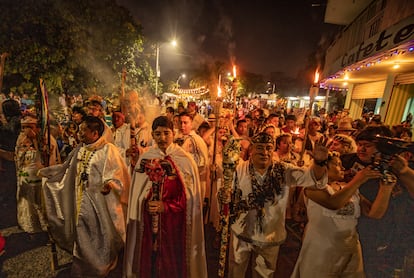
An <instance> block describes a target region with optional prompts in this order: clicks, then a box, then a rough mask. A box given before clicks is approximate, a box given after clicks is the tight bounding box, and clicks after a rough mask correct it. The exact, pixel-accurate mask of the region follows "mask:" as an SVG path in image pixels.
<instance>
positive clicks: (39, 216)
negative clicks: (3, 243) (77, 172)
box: [15, 116, 60, 234]
mask: <svg viewBox="0 0 414 278" xmlns="http://www.w3.org/2000/svg"><path fill="white" fill-rule="evenodd" d="M40 133H41V130H40V127H39V126H38V122H37V119H36V118H35V117H33V116H26V117H24V118H23V119H22V120H21V132H20V134H19V137H18V138H17V142H16V152H15V161H16V172H17V222H18V223H19V226H20V228H21V229H22V230H23V231H25V232H27V233H29V234H33V233H38V232H42V231H46V228H47V221H46V216H45V214H44V210H43V207H42V202H41V200H42V179H41V178H39V177H38V176H37V172H38V171H39V169H41V168H43V167H45V166H48V165H55V164H58V163H60V156H59V152H58V147H57V143H56V140H55V138H54V137H53V136H50V153H47V152H45V151H42V149H43V147H44V146H45V144H44V143H43V142H39V137H40ZM42 139H43V138H42ZM44 139H45V140H47V138H44Z"/></svg>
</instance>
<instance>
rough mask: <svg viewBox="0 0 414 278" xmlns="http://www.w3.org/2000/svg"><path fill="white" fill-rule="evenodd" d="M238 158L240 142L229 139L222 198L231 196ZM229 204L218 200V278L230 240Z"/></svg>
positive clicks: (224, 165)
mask: <svg viewBox="0 0 414 278" xmlns="http://www.w3.org/2000/svg"><path fill="white" fill-rule="evenodd" d="M239 157H240V140H239V139H236V138H234V137H233V136H231V137H230V139H229V141H228V142H227V144H226V145H225V146H224V148H223V187H222V190H223V191H224V192H223V195H222V197H223V196H231V193H232V184H233V176H234V172H235V170H236V167H237V164H238V161H239ZM230 202H231V200H229V198H220V203H221V206H220V225H221V245H220V254H219V269H218V277H220V278H223V277H224V275H225V272H226V265H227V257H228V249H229V238H230V232H229V228H230Z"/></svg>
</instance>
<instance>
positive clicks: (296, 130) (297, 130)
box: [293, 127, 300, 135]
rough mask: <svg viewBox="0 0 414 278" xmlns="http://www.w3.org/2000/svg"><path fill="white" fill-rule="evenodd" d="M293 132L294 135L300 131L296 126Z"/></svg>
mask: <svg viewBox="0 0 414 278" xmlns="http://www.w3.org/2000/svg"><path fill="white" fill-rule="evenodd" d="M293 134H295V135H298V134H300V132H299V128H298V127H297V128H296V129H295V131H293Z"/></svg>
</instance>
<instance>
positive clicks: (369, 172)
mask: <svg viewBox="0 0 414 278" xmlns="http://www.w3.org/2000/svg"><path fill="white" fill-rule="evenodd" d="M379 177H381V173H380V172H379V171H377V170H373V169H372V168H371V167H367V168H364V169H362V170H361V171H359V172H358V173H357V174H356V175H355V177H354V178H353V179H352V180H351V181H350V182H349V183H347V184H346V185H345V186H344V187H343V188H342V189H341V190H339V191H337V192H335V193H334V194H332V195H331V194H329V193H328V191H327V190H326V189H319V188H315V187H306V188H305V195H306V196H307V197H308V198H309V199H311V200H312V201H314V202H316V203H318V204H319V205H321V206H323V207H325V208H327V209H332V210H336V209H340V208H342V207H343V206H344V205H345V204H346V203H347V202H348V201H349V199H350V198H351V197H352V195H353V194H355V192H356V190H357V189H358V188H359V187H360V186H361V185H362V184H363V183H365V182H366V181H367V180H369V179H374V178H379Z"/></svg>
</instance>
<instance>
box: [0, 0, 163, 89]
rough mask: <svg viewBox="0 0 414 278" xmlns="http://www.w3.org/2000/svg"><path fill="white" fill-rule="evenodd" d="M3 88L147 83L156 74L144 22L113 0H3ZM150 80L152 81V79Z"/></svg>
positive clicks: (0, 45)
mask: <svg viewBox="0 0 414 278" xmlns="http://www.w3.org/2000/svg"><path fill="white" fill-rule="evenodd" d="M0 10H1V11H2V20H1V22H0V53H3V52H7V53H9V54H10V55H9V57H8V59H7V61H6V66H5V76H4V86H3V87H4V90H5V91H7V90H13V91H14V90H15V91H17V92H20V93H22V92H30V91H31V92H34V91H36V88H37V87H38V84H39V78H43V79H44V80H45V82H46V85H47V87H48V89H49V92H52V93H60V92H68V93H85V92H96V93H99V94H104V95H105V94H106V95H108V94H110V93H112V92H114V91H119V87H120V82H121V81H120V80H121V73H122V69H123V68H125V69H126V71H127V81H126V85H127V86H128V87H131V88H137V87H144V86H148V82H149V83H151V82H152V83H153V82H155V75H154V72H153V71H152V69H151V67H150V66H149V63H148V61H147V59H146V57H144V55H143V54H142V53H143V36H142V27H141V26H140V25H139V24H137V23H135V22H134V20H133V18H132V16H131V15H130V13H129V12H128V11H127V10H126V9H124V8H122V7H120V6H118V5H117V4H116V3H115V1H110V0H73V1H64V0H57V1H53V0H36V1H35V0H20V1H18V2H17V4H16V3H15V1H10V0H6V1H2V2H1V3H0ZM152 83H151V85H152Z"/></svg>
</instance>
